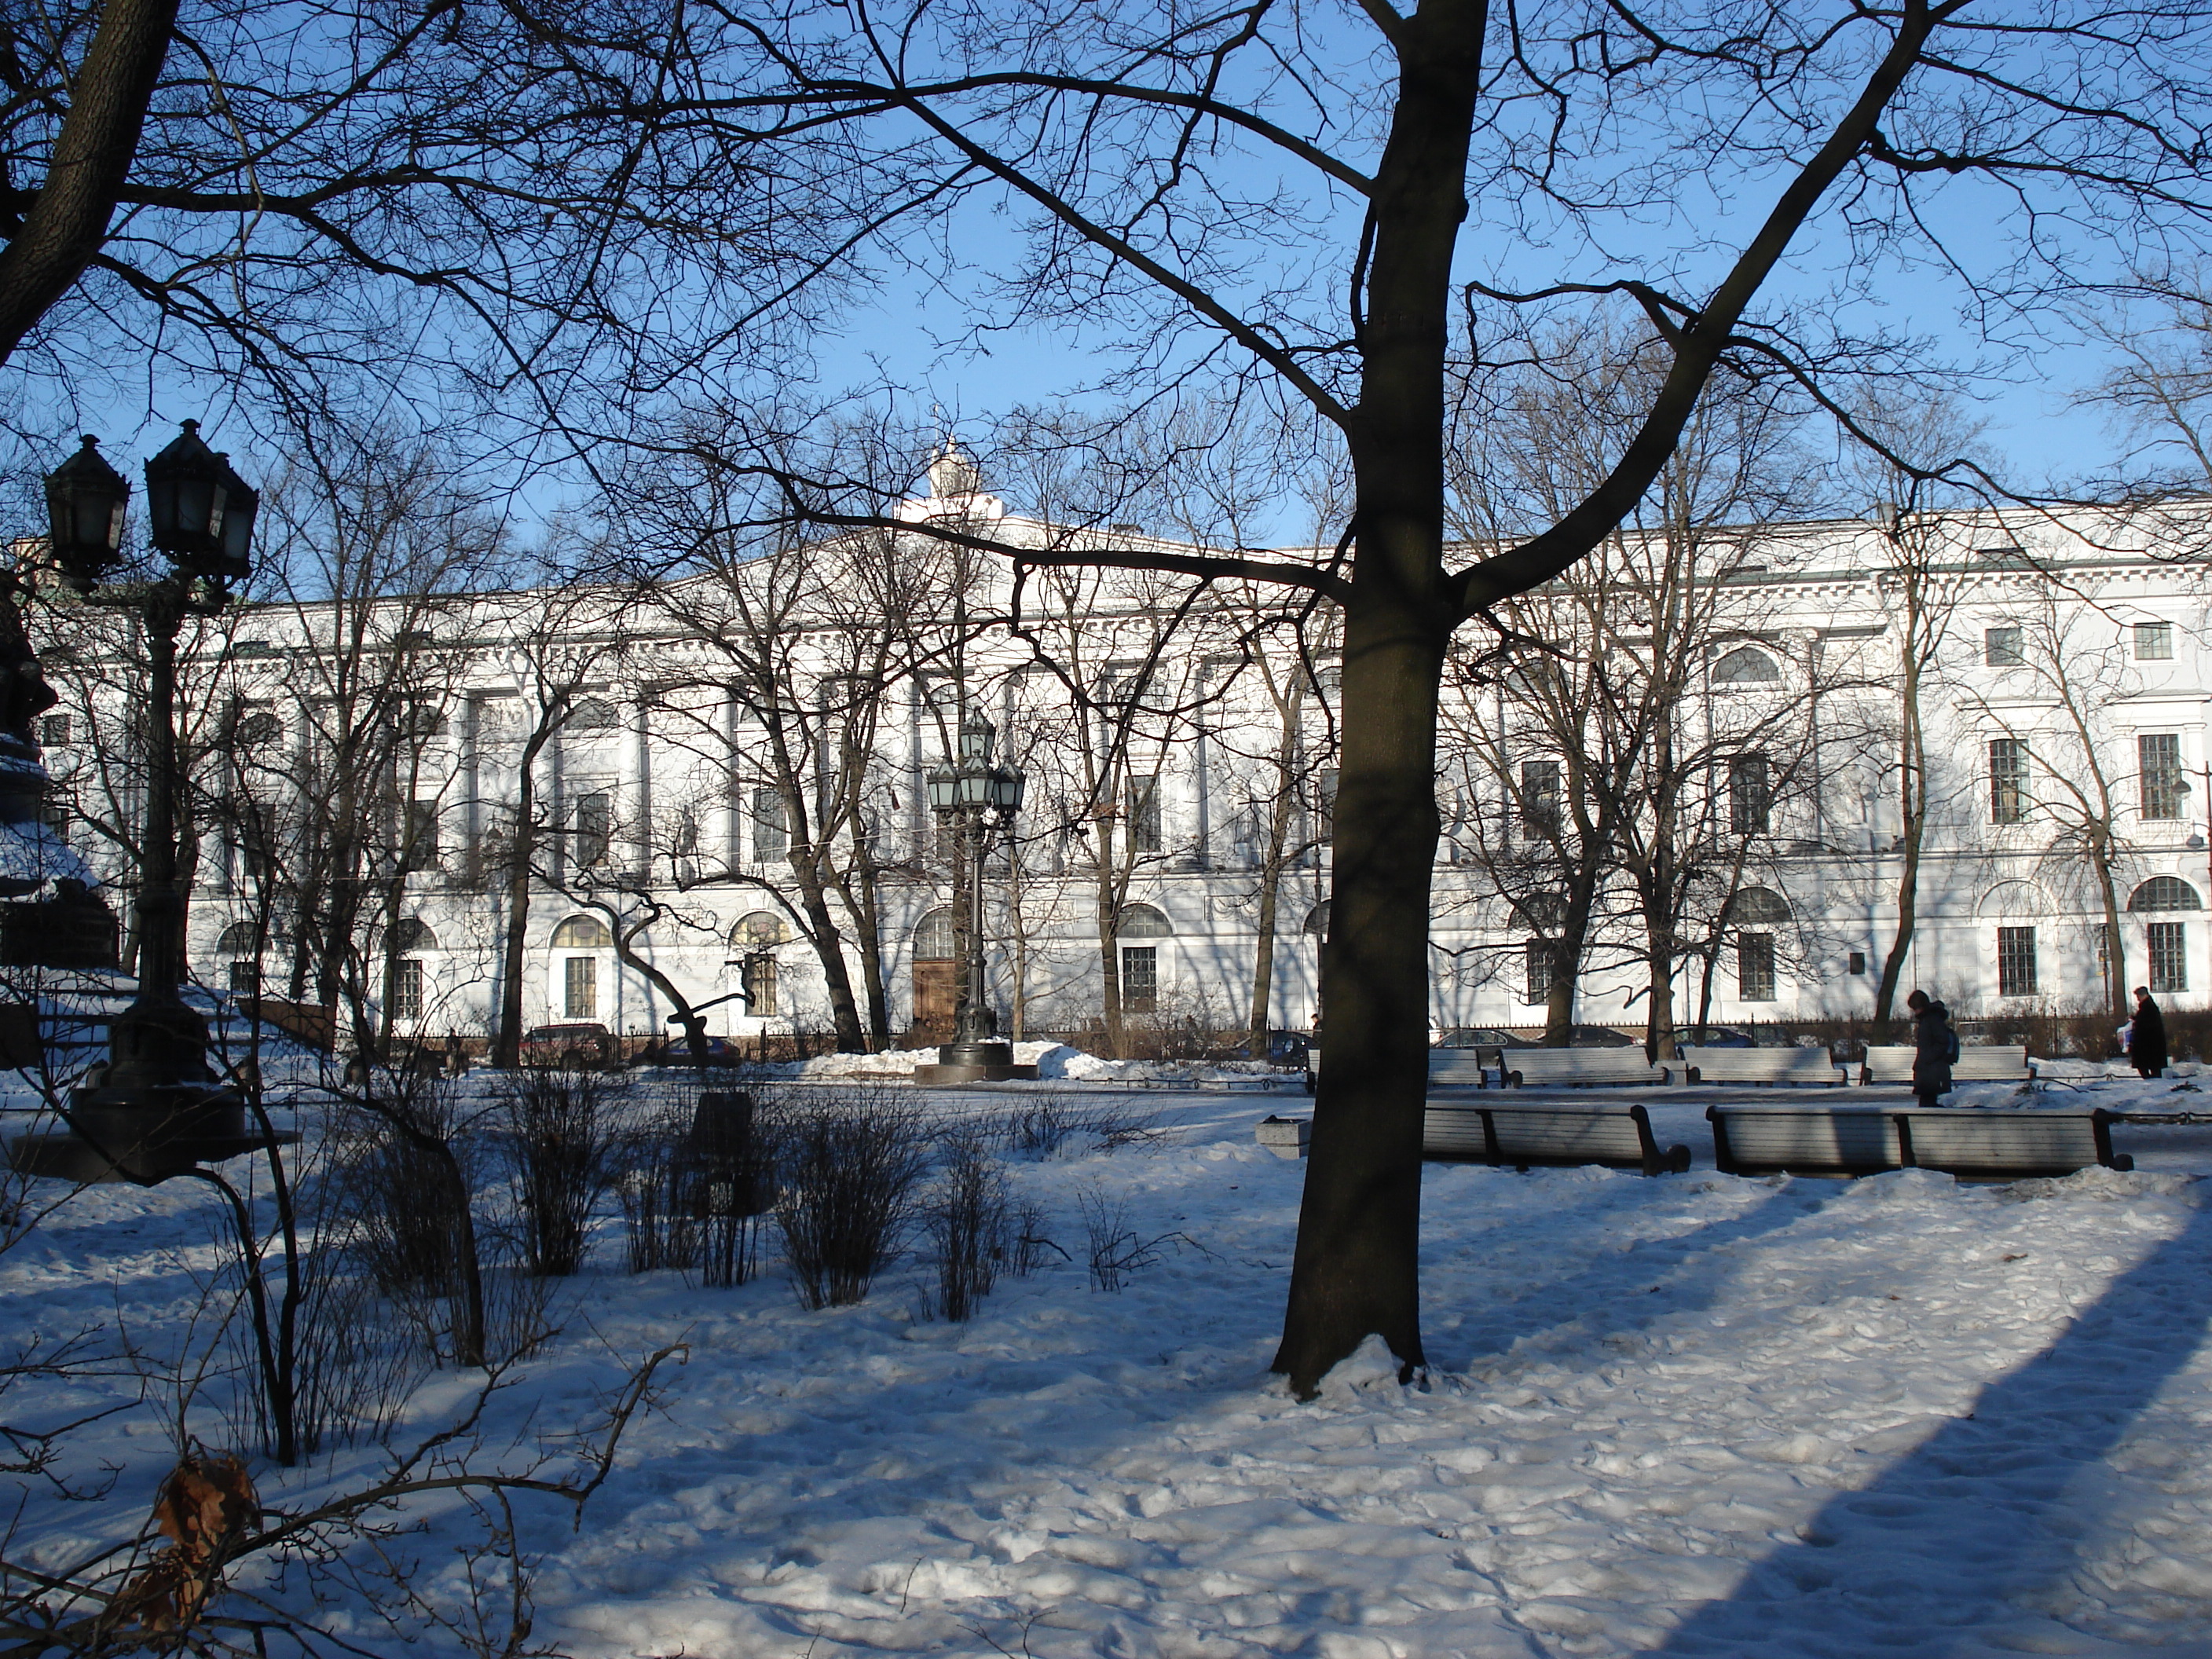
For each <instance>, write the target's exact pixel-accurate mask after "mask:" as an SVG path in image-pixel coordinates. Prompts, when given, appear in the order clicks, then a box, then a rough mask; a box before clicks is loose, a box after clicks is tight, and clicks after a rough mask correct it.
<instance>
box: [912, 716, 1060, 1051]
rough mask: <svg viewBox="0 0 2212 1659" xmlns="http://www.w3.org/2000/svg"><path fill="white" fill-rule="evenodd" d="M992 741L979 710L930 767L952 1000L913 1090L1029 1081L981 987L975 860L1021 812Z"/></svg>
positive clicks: (978, 863) (1012, 775)
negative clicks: (948, 912) (947, 893)
mask: <svg viewBox="0 0 2212 1659" xmlns="http://www.w3.org/2000/svg"><path fill="white" fill-rule="evenodd" d="M998 735H999V732H998V727H996V726H993V725H992V724H991V722H990V720H988V719H987V718H986V717H985V716H984V714H983V712H982V711H981V709H974V710H971V711H970V712H969V714H968V716H967V718H966V719H965V720H962V721H961V722H960V758H959V761H958V763H957V764H948V765H945V766H939V767H934V768H933V769H931V771H930V773H929V776H928V780H927V782H928V789H929V805H930V807H931V809H932V810H933V811H935V812H936V814H937V816H938V818H939V821H940V822H941V823H945V825H946V826H947V827H949V828H950V829H951V831H952V839H953V884H954V885H953V901H952V932H953V955H954V957H955V958H956V959H957V961H958V962H959V963H960V1000H959V1002H958V1004H957V1006H956V1007H955V1009H954V1011H953V1015H952V1041H951V1042H947V1043H943V1044H940V1045H939V1048H938V1050H937V1064H936V1065H934V1066H916V1067H915V1074H914V1080H915V1082H916V1083H921V1084H945V1083H986V1082H997V1081H1000V1080H1001V1079H1007V1078H1030V1077H1035V1076H1036V1067H1035V1066H1017V1065H1015V1064H1014V1050H1013V1045H1012V1044H1011V1043H1008V1042H1002V1041H1000V1037H999V1035H998V1026H999V1021H998V1016H997V1014H996V1013H995V1012H994V1011H993V1010H992V1007H991V1004H990V1000H989V997H988V994H987V987H986V986H985V984H984V980H983V860H984V859H985V858H986V857H987V855H988V854H989V851H990V843H991V841H992V838H993V837H994V836H1000V835H1004V834H1005V833H1006V830H1007V829H1009V828H1011V827H1012V823H1013V820H1014V814H1015V813H1017V812H1018V811H1021V806H1022V784H1023V780H1022V775H1021V771H1020V769H1018V768H1016V767H1012V766H996V765H994V764H993V763H992V761H991V749H992V745H993V744H994V741H995V740H996V738H997V737H998Z"/></svg>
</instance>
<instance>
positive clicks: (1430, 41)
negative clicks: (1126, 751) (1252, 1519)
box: [1275, 0, 1489, 1395]
mask: <svg viewBox="0 0 2212 1659" xmlns="http://www.w3.org/2000/svg"><path fill="white" fill-rule="evenodd" d="M1488 24H1489V11H1488V8H1487V7H1486V5H1484V4H1482V3H1480V0H1458V3H1447V0H1429V3H1426V4H1425V5H1424V6H1423V7H1422V8H1421V9H1420V10H1419V12H1417V13H1415V14H1414V15H1413V16H1411V17H1409V18H1407V19H1405V20H1404V21H1402V22H1401V23H1400V24H1399V25H1397V26H1396V27H1397V28H1398V30H1399V37H1398V38H1397V39H1396V40H1395V41H1394V42H1393V45H1394V47H1395V51H1396V52H1397V55H1398V65H1399V95H1398V100H1397V104H1396V108H1395V113H1394V115H1393V118H1392V120H1391V125H1390V137H1389V143H1387V144H1386V145H1385V146H1384V149H1383V161H1382V165H1381V166H1380V167H1378V168H1377V169H1376V184H1375V191H1374V195H1373V197H1372V204H1371V206H1370V216H1371V218H1372V222H1373V237H1372V246H1373V248H1374V258H1373V263H1372V264H1371V265H1370V268H1369V281H1368V286H1367V292H1366V295H1365V299H1366V302H1367V315H1366V319H1365V321H1364V324H1362V325H1361V326H1360V328H1359V330H1358V338H1359V343H1360V348H1361V353H1362V356H1363V360H1364V378H1363V381H1362V386H1361V393H1360V404H1359V407H1358V410H1355V411H1354V412H1353V414H1352V418H1351V421H1350V422H1349V423H1348V431H1347V435H1348V437H1349V439H1350V448H1351V453H1352V475H1353V480H1354V489H1355V495H1356V501H1357V505H1356V507H1355V516H1354V524H1355V526H1356V528H1357V532H1358V538H1357V539H1358V551H1357V553H1356V554H1355V555H1354V558H1355V560H1356V563H1355V566H1354V572H1353V579H1352V592H1351V595H1350V599H1349V602H1348V604H1347V605H1346V614H1345V622H1344V695H1343V718H1342V721H1341V725H1342V728H1343V734H1344V736H1343V757H1342V761H1341V764H1340V770H1339V772H1338V776H1337V809H1336V814H1335V832H1336V833H1335V839H1334V847H1333V858H1332V870H1331V877H1330V894H1329V898H1330V902H1329V928H1328V939H1326V940H1325V941H1324V942H1323V944H1322V1003H1323V1006H1325V1007H1326V1008H1327V1010H1328V1066H1327V1067H1326V1068H1325V1069H1324V1070H1323V1072H1322V1077H1321V1081H1320V1085H1319V1090H1318V1093H1317V1096H1316V1100H1315V1103H1314V1125H1313V1141H1312V1155H1311V1158H1310V1162H1309V1164H1308V1166H1307V1170H1306V1187H1305V1198H1304V1203H1303V1204H1302V1206H1300V1209H1299V1212H1298V1243H1297V1255H1296V1258H1295V1259H1294V1261H1292V1264H1291V1292H1290V1304H1289V1307H1288V1309H1287V1310H1286V1312H1285V1316H1284V1321H1283V1342H1282V1346H1281V1347H1280V1348H1279V1350H1278V1351H1277V1352H1276V1355H1275V1369H1276V1370H1279V1371H1284V1372H1286V1373H1288V1374H1289V1376H1290V1379H1291V1389H1293V1390H1294V1391H1295V1392H1296V1393H1297V1394H1299V1395H1310V1394H1312V1393H1313V1391H1314V1390H1315V1389H1316V1388H1318V1387H1319V1385H1320V1383H1321V1379H1322V1376H1323V1375H1324V1374H1325V1373H1327V1371H1328V1369H1329V1367H1330V1366H1332V1365H1334V1364H1336V1363H1337V1362H1338V1361H1339V1360H1340V1359H1343V1358H1346V1356H1347V1355H1349V1354H1350V1353H1351V1352H1352V1350H1354V1349H1355V1348H1357V1347H1358V1346H1359V1345H1360V1343H1361V1342H1362V1341H1363V1340H1365V1338H1366V1337H1368V1336H1369V1335H1370V1334H1380V1335H1381V1336H1382V1338H1383V1340H1384V1341H1385V1342H1387V1343H1389V1346H1390V1352H1392V1353H1394V1354H1395V1355H1396V1356H1397V1357H1398V1362H1399V1365H1400V1368H1401V1375H1406V1376H1410V1375H1411V1374H1412V1371H1413V1368H1414V1367H1415V1366H1417V1365H1419V1364H1423V1363H1424V1355H1423V1353H1422V1351H1421V1322H1420V1305H1419V1249H1420V1233H1421V1119H1422V1109H1423V1106H1424V1104H1425V1101H1426V1098H1427V1094H1428V1082H1429V1074H1428V1015H1429V889H1430V883H1431V878H1432V877H1433V876H1434V873H1435V867H1436V857H1437V836H1438V833H1439V828H1440V826H1439V823H1438V818H1437V788H1436V750H1437V697H1438V690H1439V687H1440V684H1441V682H1442V679H1443V664H1444V653H1445V649H1446V647H1447V646H1448V645H1449V641H1450V638H1451V630H1452V627H1453V625H1454V624H1455V622H1456V621H1457V617H1456V614H1455V613H1456V605H1455V602H1454V601H1452V600H1450V599H1449V598H1448V596H1447V594H1446V592H1445V591H1444V574H1443V499H1444V468H1443V432H1444V406H1443V369H1444V356H1445V348H1446V343H1447V335H1448V322H1447V319H1448V316H1449V306H1450V298H1451V274H1452V273H1451V263H1452V253H1453V248H1454V246H1455V242H1456V240H1457V237H1458V231H1459V225H1460V222H1461V221H1462V219H1464V218H1465V217H1466V216H1467V201H1466V197H1464V195H1463V194H1462V191H1463V190H1464V188H1465V183H1466V179H1467V155H1468V135H1469V133H1470V131H1471V130H1472V125H1473V121H1474V94H1475V88H1476V85H1477V83H1478V82H1479V80H1480V75H1481V68H1482V44H1483V37H1484V33H1485V31H1486V28H1487V27H1488Z"/></svg>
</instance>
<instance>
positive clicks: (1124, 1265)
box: [1076, 1188, 1161, 1291]
mask: <svg viewBox="0 0 2212 1659" xmlns="http://www.w3.org/2000/svg"><path fill="white" fill-rule="evenodd" d="M1076 1202H1077V1203H1078V1204H1079V1206H1081V1208H1082V1211H1083V1231H1084V1233H1085V1240H1086V1243H1088V1245H1089V1247H1090V1263H1091V1289H1092V1290H1094V1291H1118V1290H1120V1289H1121V1285H1122V1282H1123V1281H1124V1280H1125V1279H1127V1278H1128V1276H1129V1275H1130V1274H1131V1273H1135V1272H1137V1271H1138V1270H1139V1269H1140V1268H1144V1267H1152V1266H1153V1265H1154V1264H1155V1263H1157V1262H1158V1261H1159V1259H1160V1256H1159V1249H1158V1246H1159V1244H1160V1243H1161V1241H1160V1240H1158V1239H1157V1238H1153V1239H1147V1238H1143V1237H1139V1235H1138V1233H1137V1231H1136V1230H1135V1229H1133V1227H1131V1226H1130V1225H1129V1200H1127V1199H1126V1198H1115V1199H1109V1198H1108V1197H1107V1196H1106V1194H1104V1193H1103V1192H1101V1191H1099V1190H1098V1189H1097V1188H1091V1190H1089V1191H1087V1192H1083V1193H1079V1194H1076Z"/></svg>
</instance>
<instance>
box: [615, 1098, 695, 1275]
mask: <svg viewBox="0 0 2212 1659" xmlns="http://www.w3.org/2000/svg"><path fill="white" fill-rule="evenodd" d="M690 1132H691V1126H690V1116H689V1114H687V1113H686V1112H685V1111H684V1109H683V1108H682V1107H680V1106H679V1105H678V1104H677V1103H675V1102H673V1101H667V1102H664V1103H662V1104H661V1105H660V1106H659V1107H658V1108H657V1109H655V1110H654V1111H653V1112H652V1113H651V1114H650V1115H647V1117H646V1118H645V1120H644V1121H642V1122H641V1123H639V1124H638V1125H636V1126H635V1127H634V1128H633V1129H632V1130H631V1132H630V1133H629V1135H628V1136H627V1137H626V1138H625V1139H624V1141H623V1168H622V1172H621V1173H620V1175H618V1176H617V1177H616V1180H615V1198H616V1200H617V1202H618V1203H619V1204H620V1205H621V1206H622V1212H623V1238H624V1242H625V1245H626V1253H627V1258H628V1261H629V1270H630V1272H632V1273H652V1272H654V1271H656V1270H657V1269H659V1268H663V1267H674V1268H677V1269H678V1270H679V1271H682V1272H685V1273H688V1272H690V1270H691V1269H693V1268H694V1267H697V1266H698V1265H699V1242H700V1241H699V1224H698V1218H697V1217H696V1215H694V1214H693V1213H692V1206H691V1192H690V1158H689V1156H688V1154H687V1143H688V1141H689V1139H690Z"/></svg>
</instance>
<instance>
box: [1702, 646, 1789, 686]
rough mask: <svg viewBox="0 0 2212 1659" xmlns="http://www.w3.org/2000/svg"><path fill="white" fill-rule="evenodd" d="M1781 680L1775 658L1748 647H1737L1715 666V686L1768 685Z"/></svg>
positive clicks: (1780, 673)
mask: <svg viewBox="0 0 2212 1659" xmlns="http://www.w3.org/2000/svg"><path fill="white" fill-rule="evenodd" d="M1780 678H1782V671H1781V669H1779V668H1778V667H1777V666H1776V665H1775V662H1774V659H1773V658H1771V657H1770V656H1768V655H1767V654H1766V653H1765V652H1764V651H1759V650H1755V649H1753V647H1750V646H1747V645H1740V646H1738V647H1736V648H1735V650H1733V651H1731V652H1729V653H1728V654H1727V655H1726V656H1724V657H1723V658H1722V659H1720V660H1719V661H1718V662H1717V663H1715V664H1714V665H1713V684H1715V685H1753V684H1758V685H1768V684H1773V683H1774V682H1775V681H1777V680H1778V679H1780Z"/></svg>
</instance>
